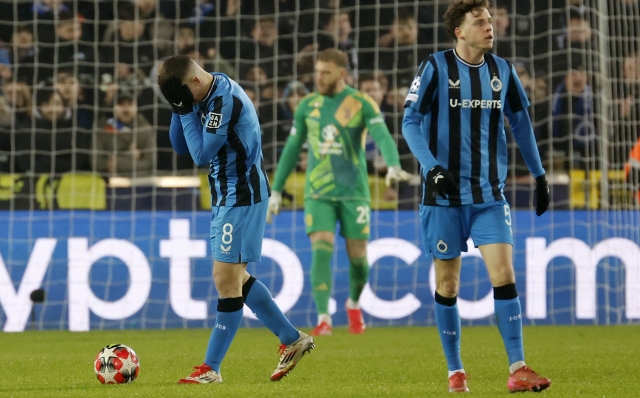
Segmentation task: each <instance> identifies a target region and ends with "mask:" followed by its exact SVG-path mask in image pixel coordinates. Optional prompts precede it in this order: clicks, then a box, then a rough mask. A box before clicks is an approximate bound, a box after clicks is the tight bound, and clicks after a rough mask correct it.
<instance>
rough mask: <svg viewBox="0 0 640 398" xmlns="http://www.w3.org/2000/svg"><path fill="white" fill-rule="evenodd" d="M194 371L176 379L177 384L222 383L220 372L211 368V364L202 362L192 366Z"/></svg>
mask: <svg viewBox="0 0 640 398" xmlns="http://www.w3.org/2000/svg"><path fill="white" fill-rule="evenodd" d="M194 369H195V370H196V371H195V372H193V373H191V374H190V375H189V376H187V377H185V378H184V379H180V380H178V384H209V383H222V376H221V375H220V373H218V372H216V371H215V370H213V369H211V366H209V365H207V364H206V363H203V364H202V365H199V366H194Z"/></svg>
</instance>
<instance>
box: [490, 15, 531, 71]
mask: <svg viewBox="0 0 640 398" xmlns="http://www.w3.org/2000/svg"><path fill="white" fill-rule="evenodd" d="M489 13H490V14H491V18H492V24H493V50H492V52H493V53H494V54H496V55H497V56H499V57H502V58H506V59H510V58H512V57H513V55H514V52H513V50H512V46H514V45H515V43H514V40H513V37H510V35H509V33H510V28H511V20H510V19H509V9H508V8H507V7H506V5H504V4H498V5H495V6H493V7H490V8H489ZM524 56H529V54H524Z"/></svg>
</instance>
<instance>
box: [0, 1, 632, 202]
mask: <svg viewBox="0 0 640 398" xmlns="http://www.w3.org/2000/svg"><path fill="white" fill-rule="evenodd" d="M448 3H449V2H448V1H446V0H439V1H437V0H422V1H411V0H276V1H242V0H209V1H207V0H180V1H177V0H130V1H113V2H106V1H105V2H94V1H78V0H76V1H60V0H36V1H34V2H22V1H14V0H8V1H7V0H0V172H4V173H19V174H29V173H35V174H43V173H45V174H46V173H48V174H51V175H59V174H61V173H65V172H70V171H93V172H98V173H100V174H101V175H103V176H105V177H110V176H129V177H131V176H134V177H135V176H147V175H163V174H186V175H192V174H194V173H195V172H197V171H196V169H195V166H194V164H193V162H192V161H191V159H190V158H189V156H188V155H186V156H178V155H176V154H175V153H174V152H173V151H172V149H171V144H170V141H169V135H168V127H169V121H170V118H171V108H170V107H169V105H168V104H167V103H166V102H165V100H164V99H163V97H162V95H161V94H160V92H159V90H158V88H157V85H156V76H157V71H158V68H159V67H160V65H161V64H162V62H163V60H164V59H165V58H166V57H167V56H169V55H172V54H176V53H179V54H186V55H188V56H190V57H192V58H193V59H194V60H196V61H197V62H198V63H199V64H200V65H201V66H202V67H203V68H204V69H205V70H209V71H219V72H223V73H226V74H227V75H229V76H230V77H231V78H233V79H235V80H237V81H238V82H239V83H240V84H241V85H242V86H243V87H244V89H245V90H246V91H247V93H248V95H249V96H250V98H251V99H252V101H253V103H254V106H255V108H256V111H257V112H258V115H259V118H260V122H261V125H262V129H263V152H264V156H265V162H266V166H267V169H268V170H269V171H273V168H274V166H275V164H276V162H277V159H278V155H279V153H280V151H281V149H282V147H283V146H284V143H285V141H286V138H287V136H288V134H289V130H290V129H291V125H292V119H293V113H294V111H295V108H296V106H297V103H298V101H299V100H300V98H302V97H303V96H304V95H306V94H307V93H309V92H310V91H312V90H313V89H314V87H313V68H314V63H315V57H316V55H317V53H318V51H320V50H323V49H325V48H330V47H335V48H339V49H341V50H344V51H345V52H346V53H347V54H348V56H349V61H350V65H349V76H348V84H350V85H353V86H354V87H357V88H359V89H361V90H362V91H364V92H366V93H368V94H369V95H371V96H372V97H373V98H374V99H375V101H376V102H377V103H378V104H379V105H380V108H381V109H382V111H383V113H384V116H385V119H386V121H387V125H388V127H389V130H390V131H391V133H392V135H393V137H394V138H395V139H396V141H397V143H398V147H399V150H400V154H401V161H402V166H403V168H404V169H406V170H407V171H409V172H412V173H416V174H417V173H419V166H418V164H417V162H416V160H415V159H414V157H413V155H412V154H411V153H410V151H409V148H408V146H407V145H406V143H405V142H404V139H403V137H402V132H401V119H402V113H403V104H404V98H405V96H406V94H407V92H408V88H409V86H410V84H411V81H412V79H413V76H414V74H415V72H416V70H417V67H418V65H419V64H420V62H421V61H422V60H423V59H425V57H427V56H428V55H429V54H430V53H432V52H435V51H439V50H443V49H447V48H451V47H452V41H451V39H450V38H449V37H447V35H446V33H445V31H444V24H443V23H442V14H443V13H444V11H445V9H446V7H447V6H448ZM596 3H600V2H595V1H590V0H536V1H515V0H498V1H493V2H492V7H491V9H490V12H491V14H492V16H493V25H494V34H495V42H494V43H495V44H494V50H493V52H494V53H495V54H497V55H499V56H501V57H503V58H506V59H507V60H509V61H510V62H512V63H513V64H514V66H515V68H516V70H517V72H518V74H519V76H520V79H521V80H522V83H523V85H524V87H525V89H526V90H527V93H528V94H529V98H530V100H531V108H530V113H531V116H532V120H533V121H534V126H535V131H536V135H537V137H538V141H539V144H540V151H541V154H542V156H543V159H544V163H545V167H546V168H547V169H548V170H549V171H551V172H558V171H567V170H570V169H575V168H580V169H587V170H590V169H597V168H600V167H603V163H606V167H607V168H608V169H620V170H621V169H623V168H624V166H625V163H626V162H627V159H628V156H629V153H630V150H631V148H633V146H634V145H635V144H636V141H637V140H638V138H639V128H640V101H639V91H638V88H639V87H640V55H639V54H640V52H639V51H640V48H639V47H638V38H639V37H640V31H639V30H640V11H639V10H638V8H639V5H638V0H608V1H607V3H608V4H609V5H610V7H609V10H608V12H607V13H606V14H603V13H602V12H601V11H598V9H597V8H596V5H597V4H596ZM603 47H606V50H607V51H604V50H605V48H603ZM603 129H606V130H607V131H603ZM512 147H513V148H512V150H511V151H510V154H511V156H512V162H513V163H512V164H513V167H512V168H511V172H510V174H511V175H510V177H511V178H515V179H517V178H525V177H524V176H525V175H527V174H528V172H527V169H526V166H525V165H524V163H523V161H522V160H521V158H520V156H519V153H518V151H517V150H516V149H515V145H512ZM366 149H367V157H368V159H369V161H370V162H369V169H370V172H371V173H372V174H379V175H383V173H384V171H385V167H386V166H385V165H384V162H383V161H381V157H380V156H378V153H377V149H376V148H375V145H374V144H373V143H372V142H367V144H366ZM300 167H301V168H304V164H303V162H302V163H301V164H300ZM521 176H522V177H521ZM402 190H403V188H402V187H401V193H400V195H401V197H417V196H418V195H419V194H418V191H417V190H415V189H413V190H412V189H409V188H407V189H406V191H405V192H404V194H403V192H402ZM412 203H413V202H412Z"/></svg>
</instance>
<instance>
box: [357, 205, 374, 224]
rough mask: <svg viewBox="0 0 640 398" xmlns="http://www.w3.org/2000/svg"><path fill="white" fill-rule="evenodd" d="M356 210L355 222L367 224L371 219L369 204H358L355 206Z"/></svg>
mask: <svg viewBox="0 0 640 398" xmlns="http://www.w3.org/2000/svg"><path fill="white" fill-rule="evenodd" d="M356 211H357V212H358V218H357V219H356V223H357V224H368V223H369V220H370V219H371V209H370V208H369V206H358V207H356Z"/></svg>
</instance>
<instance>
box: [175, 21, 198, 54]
mask: <svg viewBox="0 0 640 398" xmlns="http://www.w3.org/2000/svg"><path fill="white" fill-rule="evenodd" d="M175 43H176V50H177V53H178V54H181V53H182V51H184V50H185V49H186V48H195V46H196V32H195V31H194V30H193V26H191V25H188V24H182V25H180V27H179V28H178V32H177V34H176V39H175Z"/></svg>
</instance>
